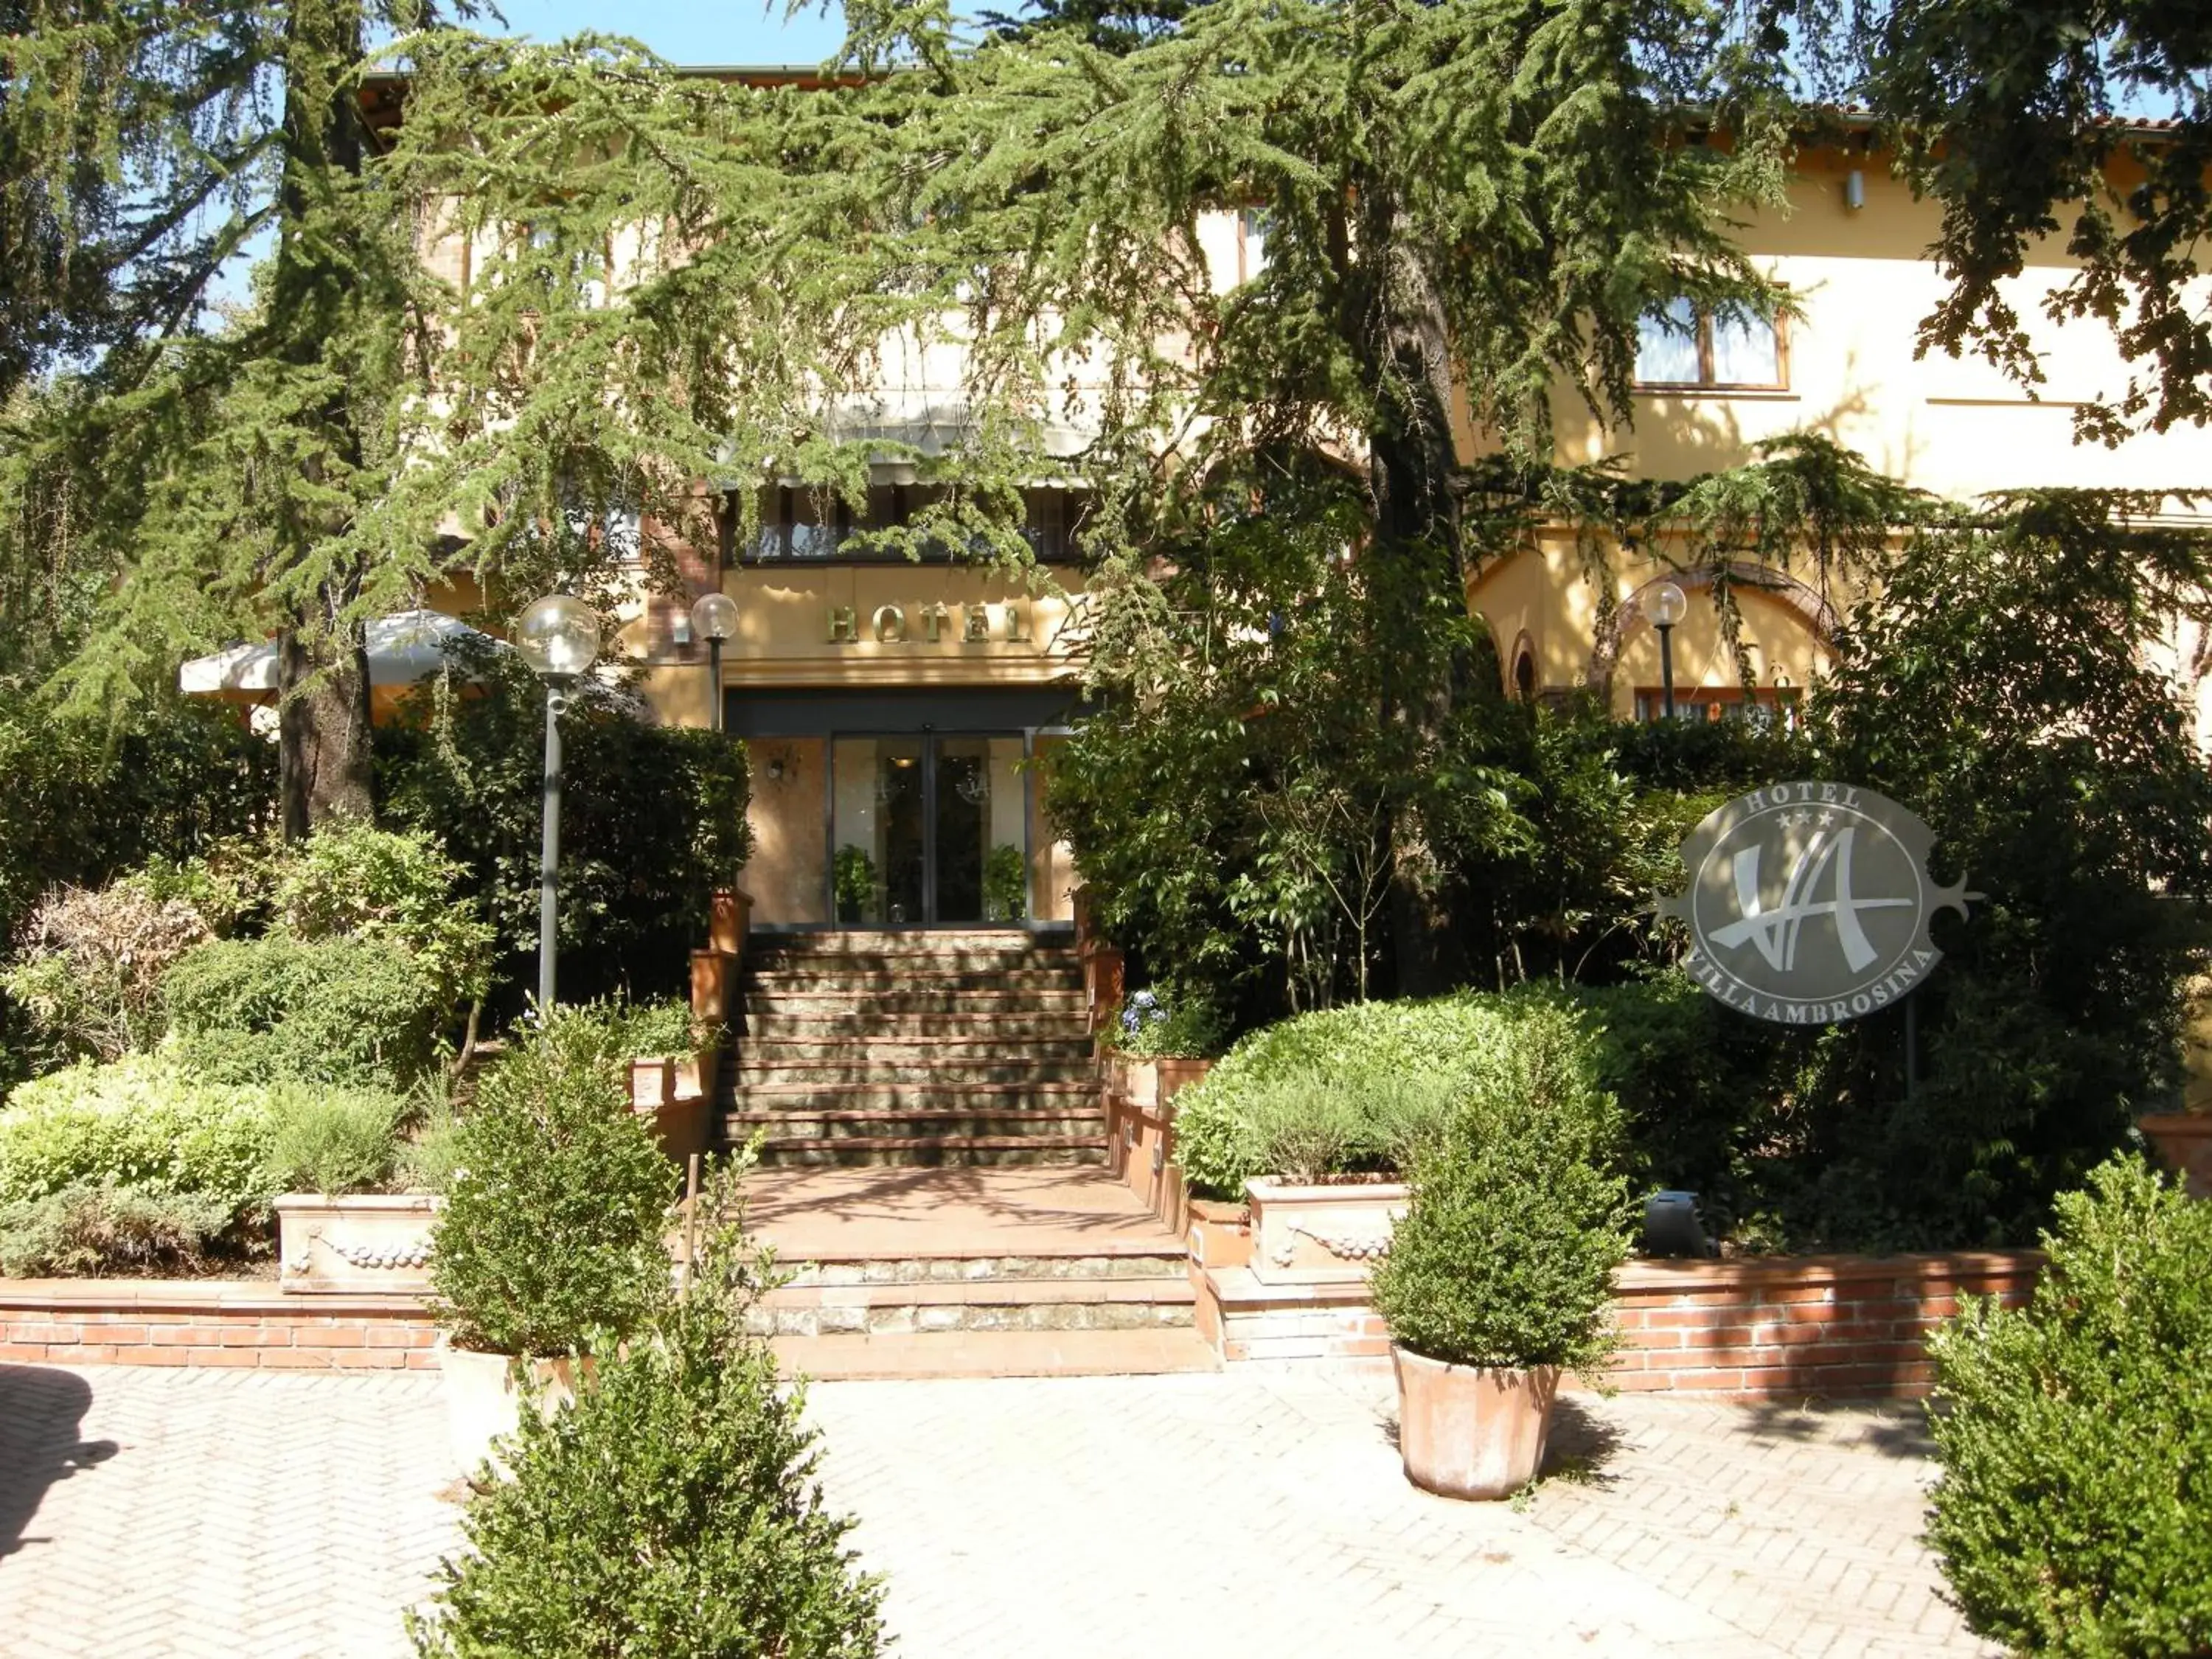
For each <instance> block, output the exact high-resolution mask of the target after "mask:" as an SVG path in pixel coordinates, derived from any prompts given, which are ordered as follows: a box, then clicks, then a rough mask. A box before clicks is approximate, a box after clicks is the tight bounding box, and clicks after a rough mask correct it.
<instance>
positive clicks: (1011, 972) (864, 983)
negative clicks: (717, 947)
mask: <svg viewBox="0 0 2212 1659" xmlns="http://www.w3.org/2000/svg"><path fill="white" fill-rule="evenodd" d="M745 990H746V992H747V994H749V995H750V994H764V995H768V996H788V995H794V994H801V995H803V994H823V993H825V992H842V993H844V994H848V995H851V996H862V995H866V996H875V995H879V994H883V993H885V992H895V991H927V992H937V991H953V992H959V991H971V992H994V993H998V994H1015V993H1020V994H1029V993H1031V992H1039V991H1045V992H1058V993H1060V994H1062V995H1065V996H1079V995H1081V994H1082V991H1083V982H1082V981H1081V980H1079V979H1078V978H1077V977H1076V976H1075V975H1073V974H1063V973H1060V971H1058V970H1057V969H1049V968H944V969H919V968H918V969H910V970H909V969H900V968H893V969H884V970H881V971H878V970H873V969H860V968H855V969H849V970H848V969H835V968H816V967H797V968H761V969H756V970H755V971H754V972H752V973H750V974H748V975H746V976H745Z"/></svg>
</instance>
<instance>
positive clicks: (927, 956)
mask: <svg viewBox="0 0 2212 1659" xmlns="http://www.w3.org/2000/svg"><path fill="white" fill-rule="evenodd" d="M750 965H751V966H753V967H755V968H758V969H763V970H771V969H773V970H778V971H781V970H785V969H799V968H805V969H812V970H816V971H819V972H822V973H832V974H834V973H872V974H883V973H896V972H899V971H901V970H902V969H913V970H915V971H917V972H924V973H939V974H944V973H966V974H980V973H991V972H998V971H1005V970H1011V969H1037V970H1039V971H1042V972H1048V973H1055V974H1069V975H1076V974H1080V973H1081V972H1082V968H1083V958H1082V957H1079V956H1078V955H1077V954H1076V953H1075V952H1074V951H1040V950H1029V949H1024V947H1022V946H1020V945H1004V946H1000V947H996V948H967V949H961V950H946V951H864V950H857V949H856V950H850V951H808V950H793V949H790V948H784V949H781V950H766V951H752V952H751V953H750Z"/></svg>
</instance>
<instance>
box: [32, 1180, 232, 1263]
mask: <svg viewBox="0 0 2212 1659" xmlns="http://www.w3.org/2000/svg"><path fill="white" fill-rule="evenodd" d="M232 1219H233V1217H232V1213H231V1211H230V1208H229V1206H228V1204H227V1203H226V1202H225V1201H224V1200H222V1199H221V1198H216V1197H210V1196H209V1195H208V1194H203V1193H143V1192H136V1191H133V1190H131V1188H117V1187H106V1186H90V1185H78V1186H73V1187H66V1188H63V1189H62V1190H61V1191H60V1192H58V1193H48V1194H44V1195H43V1196H40V1197H38V1198H25V1199H15V1200H9V1201H5V1202H0V1273H5V1274H6V1275H8V1276H9V1278H12V1279H35V1278H48V1277H51V1278H64V1279H72V1278H79V1277H84V1276H91V1275H98V1274H101V1273H149V1272H160V1271H167V1272H181V1273H191V1272H193V1271H196V1270H197V1269H198V1268H200V1267H204V1265H206V1261H207V1258H208V1255H209V1252H210V1249H211V1247H213V1246H214V1244H215V1243H216V1240H217V1239H218V1238H220V1237H221V1236H222V1233H223V1232H224V1231H226V1230H227V1229H228V1227H229V1226H230V1225H231V1222H232Z"/></svg>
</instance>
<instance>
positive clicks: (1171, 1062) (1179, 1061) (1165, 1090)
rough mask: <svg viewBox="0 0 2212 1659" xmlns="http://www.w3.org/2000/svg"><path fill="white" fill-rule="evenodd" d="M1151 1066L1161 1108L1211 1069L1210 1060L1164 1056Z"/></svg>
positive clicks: (1211, 1063)
mask: <svg viewBox="0 0 2212 1659" xmlns="http://www.w3.org/2000/svg"><path fill="white" fill-rule="evenodd" d="M1212 1069H1213V1062H1212V1060H1188V1059H1185V1058H1183V1057H1182V1056H1181V1055H1164V1056H1163V1057H1161V1058H1160V1059H1158V1060H1154V1061H1152V1073H1153V1076H1154V1078H1155V1079H1156V1082H1155V1085H1154V1086H1155V1087H1156V1088H1157V1089H1158V1091H1159V1099H1160V1104H1162V1105H1163V1106H1164V1105H1167V1104H1168V1103H1170V1102H1171V1101H1173V1100H1174V1099H1175V1097H1176V1096H1177V1095H1179V1094H1181V1093H1182V1091H1184V1090H1185V1089H1188V1088H1189V1087H1190V1085H1192V1084H1194V1083H1195V1082H1197V1081H1198V1080H1199V1079H1200V1078H1202V1077H1204V1076H1205V1075H1206V1073H1208V1072H1210V1071H1212Z"/></svg>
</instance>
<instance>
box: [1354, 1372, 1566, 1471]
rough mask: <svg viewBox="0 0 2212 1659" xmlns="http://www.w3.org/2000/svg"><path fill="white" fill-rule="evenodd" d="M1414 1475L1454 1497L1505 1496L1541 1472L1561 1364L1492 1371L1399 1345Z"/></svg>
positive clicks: (1404, 1451) (1401, 1438) (1405, 1446)
mask: <svg viewBox="0 0 2212 1659" xmlns="http://www.w3.org/2000/svg"><path fill="white" fill-rule="evenodd" d="M1390 1358H1391V1360H1392V1362H1393V1364H1395V1366H1396V1368H1397V1372H1398V1451H1399V1455H1401V1457H1402V1458H1403V1459H1404V1460H1405V1464H1406V1478H1407V1480H1410V1481H1412V1482H1413V1484H1414V1485H1415V1486H1419V1487H1421V1488H1423V1489H1424V1490H1425V1491H1428V1492H1437V1493H1439V1494H1441V1495H1442V1496H1443V1497H1446V1498H1504V1497H1506V1496H1508V1495H1509V1494H1510V1493H1513V1492H1518V1491H1520V1489H1521V1488H1522V1487H1523V1486H1527V1485H1528V1483H1529V1482H1530V1481H1531V1480H1534V1479H1535V1478H1536V1470H1537V1468H1538V1467H1539V1466H1540V1465H1541V1463H1542V1462H1543V1461H1544V1437H1545V1435H1546V1433H1547V1431H1549V1430H1550V1428H1551V1425H1552V1404H1553V1401H1555V1400H1557V1399H1558V1398H1559V1368H1558V1367H1557V1366H1556V1365H1545V1366H1538V1367H1536V1368H1534V1369H1532V1370H1487V1369H1484V1368H1481V1367H1478V1366H1474V1365H1448V1364H1445V1363H1444V1362H1443V1361H1442V1360H1440V1359H1424V1358H1422V1357H1421V1356H1420V1355H1419V1354H1417V1353H1413V1352H1408V1351H1407V1350H1406V1349H1404V1348H1400V1347H1394V1348H1392V1349H1391V1350H1390Z"/></svg>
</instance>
